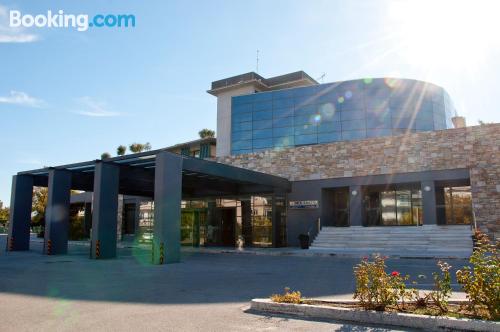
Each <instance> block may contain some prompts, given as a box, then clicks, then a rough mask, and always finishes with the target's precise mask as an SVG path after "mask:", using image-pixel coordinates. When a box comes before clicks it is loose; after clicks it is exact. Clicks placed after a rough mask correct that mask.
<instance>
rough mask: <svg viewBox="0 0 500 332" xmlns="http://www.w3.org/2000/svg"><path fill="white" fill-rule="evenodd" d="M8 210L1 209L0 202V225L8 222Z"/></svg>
mask: <svg viewBox="0 0 500 332" xmlns="http://www.w3.org/2000/svg"><path fill="white" fill-rule="evenodd" d="M9 212H10V210H9V208H8V207H3V202H2V201H0V225H5V224H6V223H7V221H8V220H9Z"/></svg>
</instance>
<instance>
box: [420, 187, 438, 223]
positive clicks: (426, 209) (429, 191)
mask: <svg viewBox="0 0 500 332" xmlns="http://www.w3.org/2000/svg"><path fill="white" fill-rule="evenodd" d="M421 189H422V210H423V211H422V212H423V224H424V225H436V224H437V217H436V187H435V186H434V181H422V182H421Z"/></svg>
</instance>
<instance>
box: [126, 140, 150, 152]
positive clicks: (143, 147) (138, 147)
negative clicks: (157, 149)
mask: <svg viewBox="0 0 500 332" xmlns="http://www.w3.org/2000/svg"><path fill="white" fill-rule="evenodd" d="M128 148H129V150H130V151H132V152H133V153H139V152H143V151H149V150H151V144H150V143H149V142H146V143H145V144H142V143H132V144H130V145H129V147H128Z"/></svg>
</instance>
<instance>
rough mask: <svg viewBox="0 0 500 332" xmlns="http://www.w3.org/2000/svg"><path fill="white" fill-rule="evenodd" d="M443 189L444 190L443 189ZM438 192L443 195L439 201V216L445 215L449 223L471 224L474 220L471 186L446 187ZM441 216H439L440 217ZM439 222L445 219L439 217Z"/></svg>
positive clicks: (445, 221) (445, 219) (445, 220)
mask: <svg viewBox="0 0 500 332" xmlns="http://www.w3.org/2000/svg"><path fill="white" fill-rule="evenodd" d="M441 190H442V191H441ZM441 190H440V192H439V193H436V194H437V196H438V197H437V199H439V195H442V196H443V199H442V200H441V201H438V204H437V208H438V216H440V217H441V218H442V217H443V213H442V211H443V210H444V223H446V224H447V225H469V224H470V223H471V222H472V196H471V190H470V186H463V187H444V188H442V189H441ZM438 218H439V217H438ZM438 223H441V224H442V223H443V220H439V219H438Z"/></svg>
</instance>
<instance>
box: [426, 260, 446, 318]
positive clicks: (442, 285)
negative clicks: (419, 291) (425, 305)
mask: <svg viewBox="0 0 500 332" xmlns="http://www.w3.org/2000/svg"><path fill="white" fill-rule="evenodd" d="M437 265H438V266H439V270H440V273H438V272H434V273H433V274H432V276H433V278H434V290H433V291H432V292H430V293H429V297H430V299H431V300H432V301H433V302H434V304H435V305H436V306H437V307H438V308H439V310H441V313H445V312H447V311H448V299H449V298H450V297H451V276H450V269H451V265H450V264H448V263H446V262H443V261H438V263H437Z"/></svg>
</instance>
